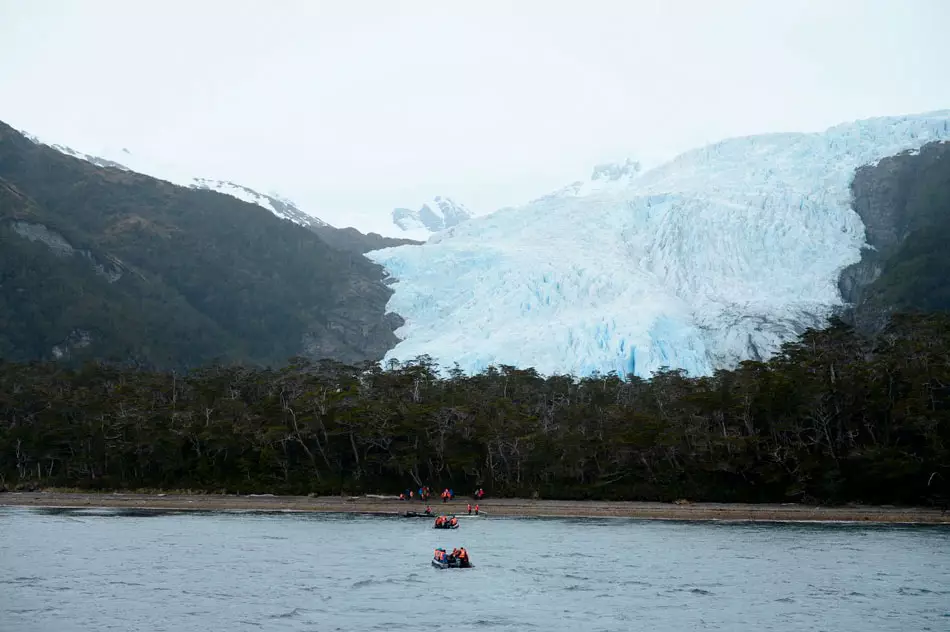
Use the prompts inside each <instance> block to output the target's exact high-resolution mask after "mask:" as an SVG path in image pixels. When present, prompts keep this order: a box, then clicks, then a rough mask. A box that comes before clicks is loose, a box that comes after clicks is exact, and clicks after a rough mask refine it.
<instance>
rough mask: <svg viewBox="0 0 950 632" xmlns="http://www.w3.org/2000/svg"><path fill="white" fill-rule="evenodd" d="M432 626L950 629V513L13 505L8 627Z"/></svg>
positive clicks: (1, 543)
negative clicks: (405, 511)
mask: <svg viewBox="0 0 950 632" xmlns="http://www.w3.org/2000/svg"><path fill="white" fill-rule="evenodd" d="M457 545H461V546H465V547H466V548H467V549H468V550H469V551H470V552H471V555H472V560H473V562H474V563H475V564H476V568H474V569H465V570H445V571H440V570H436V569H434V568H432V567H431V566H430V565H429V556H430V555H431V552H432V549H433V548H435V547H436V546H445V547H446V548H452V547H453V546H457ZM433 626H436V627H450V628H451V629H452V630H453V631H462V630H475V629H477V630H486V629H498V630H509V629H510V630H515V629H517V630H523V629H526V628H527V629H539V630H651V631H652V630H655V631H665V630H677V631H679V630H730V631H746V630H749V631H752V630H756V631H759V630H821V629H824V630H835V631H849V630H855V631H858V630H860V631H862V632H863V631H865V630H901V631H905V630H948V629H950V529H948V528H946V527H939V526H935V527H908V526H890V525H865V524H862V525H842V524H825V525H801V524H751V523H715V522H706V523H696V522H652V521H637V520H628V519H595V520H585V519H576V518H572V519H552V518H545V519H513V518H507V519H502V518H490V519H479V520H467V521H464V522H463V524H462V527H461V528H460V529H458V530H454V531H450V532H445V531H437V530H434V529H432V528H431V524H430V523H429V521H428V520H413V519H405V518H400V517H394V516H389V517H379V516H360V515H353V514H306V513H286V512H279V511H278V512H266V513H264V512H216V513H204V512H197V513H196V512H187V511H169V510H152V509H138V508H134V509H132V508H130V509H93V508H85V509H45V508H44V509H10V508H8V509H3V508H0V630H11V631H13V630H15V631H23V632H33V631H35V632H62V631H67V630H96V631H99V630H123V631H126V630H175V631H183V632H187V631H192V630H194V631H198V630H201V631H202V632H203V631H205V630H252V629H253V630H261V629H268V630H269V629H275V630H321V631H322V630H347V631H349V630H400V629H405V630H409V629H412V630H415V629H418V628H422V627H433Z"/></svg>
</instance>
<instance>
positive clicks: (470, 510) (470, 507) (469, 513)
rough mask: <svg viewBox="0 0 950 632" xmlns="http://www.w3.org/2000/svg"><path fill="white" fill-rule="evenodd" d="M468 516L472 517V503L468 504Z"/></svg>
mask: <svg viewBox="0 0 950 632" xmlns="http://www.w3.org/2000/svg"><path fill="white" fill-rule="evenodd" d="M468 515H470V516H471V515H472V503H469V504H468Z"/></svg>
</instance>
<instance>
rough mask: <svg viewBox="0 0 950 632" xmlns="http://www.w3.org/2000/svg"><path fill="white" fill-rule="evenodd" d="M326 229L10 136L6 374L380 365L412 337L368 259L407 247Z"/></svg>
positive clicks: (1, 329)
mask: <svg viewBox="0 0 950 632" xmlns="http://www.w3.org/2000/svg"><path fill="white" fill-rule="evenodd" d="M318 228H319V231H318V232H319V235H318V234H317V232H314V231H312V230H309V229H307V228H304V227H301V226H298V225H296V224H294V223H292V222H289V221H284V220H281V219H278V218H277V217H275V216H274V215H273V214H272V213H270V212H268V211H266V210H264V209H263V208H261V207H260V206H257V205H255V204H250V203H247V202H243V201H240V200H238V199H236V198H234V197H231V196H228V195H223V194H220V193H216V192H212V191H206V190H194V189H189V188H183V187H179V186H175V185H173V184H170V183H168V182H165V181H162V180H157V179H154V178H151V177H148V176H144V175H140V174H137V173H134V172H130V171H125V170H120V169H116V168H101V167H98V166H95V165H93V164H91V163H89V162H87V161H85V160H81V159H77V158H74V157H71V156H67V155H64V154H62V153H60V152H58V151H56V150H54V149H52V148H50V147H46V146H44V145H39V144H36V143H34V142H32V141H30V140H29V139H27V138H26V137H24V136H23V135H22V134H20V133H19V132H17V131H15V130H13V129H12V128H10V127H9V126H6V125H4V124H2V123H0V358H3V359H5V360H8V361H11V360H12V361H28V360H40V359H53V358H58V359H60V360H62V361H73V362H79V361H82V360H84V359H89V358H96V359H105V360H115V361H118V362H126V363H129V362H131V363H133V364H140V365H142V366H147V367H155V368H187V367H195V366H199V365H204V364H208V363H211V362H241V363H247V364H252V365H254V364H268V365H274V364H283V363H286V361H287V359H288V358H290V357H292V356H297V355H305V356H309V357H313V358H317V359H321V358H334V359H337V360H340V361H344V362H361V361H365V360H376V359H379V358H381V357H382V356H383V354H384V353H385V352H386V350H387V349H389V348H391V347H392V346H393V345H394V344H395V342H396V338H395V336H394V335H393V333H392V332H393V329H394V328H395V327H397V326H398V325H399V324H400V322H401V321H400V319H399V318H398V316H395V315H385V313H384V312H385V305H386V302H387V300H388V299H389V296H390V294H391V291H390V290H389V288H387V287H386V285H385V284H384V283H383V282H382V278H383V274H382V269H381V268H380V267H379V266H377V265H375V264H373V263H371V262H370V261H368V260H367V259H366V258H365V257H363V256H362V254H361V253H362V252H363V251H365V250H367V249H371V248H375V247H380V246H382V245H391V244H393V243H399V242H398V241H390V240H385V239H384V238H381V237H379V236H374V235H368V236H367V235H362V234H359V233H356V231H339V232H338V233H337V232H334V231H335V230H336V229H333V228H332V227H326V226H318ZM328 241H330V242H333V243H332V245H331V244H328V243H327V242H328Z"/></svg>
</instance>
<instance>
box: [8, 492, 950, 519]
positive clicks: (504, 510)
mask: <svg viewBox="0 0 950 632" xmlns="http://www.w3.org/2000/svg"><path fill="white" fill-rule="evenodd" d="M468 502H469V500H468V499H467V498H464V499H461V500H460V499H455V500H453V501H450V502H448V503H444V504H443V503H442V502H438V501H437V502H430V503H429V505H430V506H431V507H432V512H433V515H438V514H440V513H448V514H453V513H454V514H456V515H460V516H461V515H464V514H466V506H467V505H468ZM472 504H473V505H474V504H475V503H474V501H473V502H472ZM479 505H480V507H481V509H482V510H483V512H484V513H483V514H482V515H483V516H484V517H486V518H487V517H512V518H515V517H517V518H546V517H549V518H638V519H645V520H675V521H683V520H687V521H689V520H699V521H710V520H721V521H741V522H856V523H885V524H947V525H950V512H947V511H941V510H940V509H929V508H923V507H891V506H880V507H877V506H840V507H838V506H835V507H824V506H810V505H799V504H795V503H788V504H742V503H688V504H673V503H661V502H635V501H597V500H531V499H519V498H486V499H484V500H483V501H481V502H480V503H479ZM0 507H47V508H74V509H92V508H126V509H156V510H161V509H164V510H174V511H283V512H314V513H363V514H381V515H386V514H388V515H392V516H398V515H400V514H402V513H403V512H405V511H422V510H423V509H424V507H425V505H424V504H423V503H421V502H419V501H418V500H415V501H403V500H399V499H397V498H394V497H388V496H358V497H357V496H318V497H308V496H271V495H249V496H237V495H223V494H140V493H123V492H87V493H75V492H55V491H51V492H5V493H0Z"/></svg>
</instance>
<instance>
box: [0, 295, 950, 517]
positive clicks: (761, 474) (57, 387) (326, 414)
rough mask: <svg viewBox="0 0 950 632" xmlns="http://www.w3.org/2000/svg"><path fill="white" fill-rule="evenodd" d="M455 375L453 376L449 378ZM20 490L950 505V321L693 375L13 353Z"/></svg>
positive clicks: (916, 321) (4, 425)
mask: <svg viewBox="0 0 950 632" xmlns="http://www.w3.org/2000/svg"><path fill="white" fill-rule="evenodd" d="M440 375H441V377H440ZM0 476H2V477H3V483H4V484H5V485H6V486H7V487H8V488H14V487H16V486H70V487H81V488H89V489H112V488H125V489H136V488H164V489H194V490H196V489H202V490H208V491H221V490H226V491H229V492H240V493H248V492H274V493H301V494H302V493H318V494H338V493H344V492H345V493H359V492H397V491H400V490H402V489H404V488H406V487H407V486H413V487H415V486H418V485H422V484H428V485H430V486H432V487H433V488H435V489H441V488H442V487H443V486H446V485H452V486H454V488H455V489H456V490H459V491H460V492H462V491H466V490H471V489H473V488H474V487H475V486H481V487H484V488H485V489H486V490H487V491H489V493H492V494H495V495H525V496H527V495H533V494H535V493H537V494H539V495H540V497H542V498H606V499H631V500H635V499H643V500H647V499H650V500H673V499H679V498H687V499H691V500H697V501H698V500H706V501H781V502H798V501H801V502H825V503H843V502H849V501H854V502H864V503H900V504H943V505H944V506H945V504H946V502H947V499H948V493H950V316H948V315H946V314H936V315H924V314H916V315H915V314H901V315H897V316H895V317H894V318H893V319H892V320H891V323H890V325H888V327H887V328H885V329H884V330H883V331H882V332H880V333H879V334H877V335H875V336H874V337H865V336H862V335H859V334H857V333H856V332H855V331H854V330H853V329H852V328H851V327H850V326H848V325H846V324H844V323H843V322H841V321H833V322H832V323H831V326H830V327H828V328H827V329H823V330H810V331H808V332H806V333H805V334H804V335H803V336H802V337H801V338H800V340H798V341H796V342H794V343H789V344H787V345H786V346H785V347H784V348H783V351H782V353H780V354H779V355H777V356H776V357H774V358H773V359H772V360H770V361H768V362H753V361H749V362H744V363H742V364H741V365H740V366H739V367H737V368H736V369H735V370H732V371H726V370H722V371H718V372H716V373H715V374H714V375H712V376H707V377H690V376H688V375H685V374H684V373H683V372H682V371H677V370H664V371H661V372H659V373H657V374H655V375H654V376H653V377H652V379H649V380H644V379H639V378H637V377H634V376H628V377H627V379H621V378H620V376H617V375H613V374H611V375H595V376H591V377H586V378H583V379H575V378H572V377H570V376H563V375H562V376H557V375H555V376H549V377H542V376H540V375H538V374H537V373H536V372H535V371H533V370H531V369H518V368H515V367H510V366H500V367H496V368H491V369H489V370H487V371H485V372H483V373H481V374H479V375H472V376H467V375H463V374H462V373H461V372H460V371H457V370H455V371H447V372H440V371H439V370H438V367H436V366H434V365H433V364H432V363H431V362H430V361H428V359H427V358H425V357H423V358H417V359H416V360H415V361H413V362H409V363H403V364H397V363H392V364H391V365H390V366H389V367H387V368H382V367H380V366H379V365H378V364H376V363H370V364H366V365H362V366H347V365H344V364H339V363H335V362H330V361H325V362H320V363H309V362H307V361H305V360H302V359H299V358H298V359H297V360H295V361H294V362H292V363H291V364H289V365H288V366H285V367H284V368H281V369H255V368H246V367H241V366H236V365H235V366H210V367H207V368H204V369H200V370H195V371H191V372H188V373H176V372H156V371H147V370H143V369H141V368H136V367H133V366H117V365H108V364H102V363H91V364H88V365H86V366H84V367H81V368H75V369H71V368H68V367H66V366H64V365H62V364H57V363H32V364H16V363H5V364H2V365H0Z"/></svg>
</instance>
